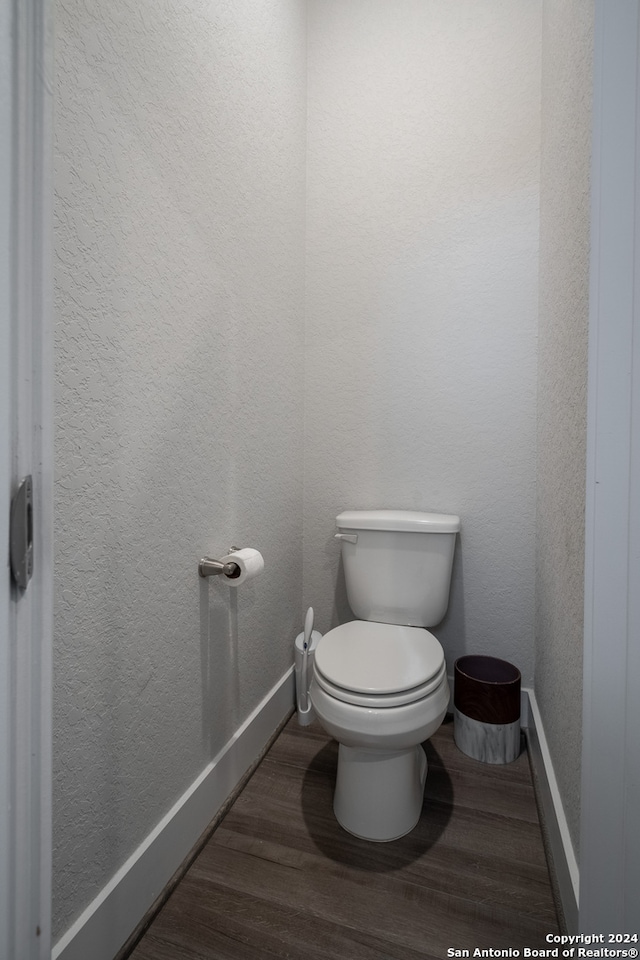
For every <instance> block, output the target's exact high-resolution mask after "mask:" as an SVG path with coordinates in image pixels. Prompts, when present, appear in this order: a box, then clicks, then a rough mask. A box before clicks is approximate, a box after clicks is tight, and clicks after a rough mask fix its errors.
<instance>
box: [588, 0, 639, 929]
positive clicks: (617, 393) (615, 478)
mask: <svg viewBox="0 0 640 960" xmlns="http://www.w3.org/2000/svg"><path fill="white" fill-rule="evenodd" d="M639 29H640V3H639V0H596V25H595V57H594V61H595V62H594V113H593V117H594V136H593V165H592V233H591V237H592V243H591V291H590V329H589V388H588V416H587V423H588V426H587V509H586V553H585V643H584V697H583V705H584V711H583V758H582V803H581V809H582V815H581V841H580V910H579V914H580V920H579V923H580V930H581V932H583V933H603V934H608V933H640V930H638V916H640V912H639V911H640V746H639V745H640V695H639V693H638V690H639V688H640V264H639V258H640V149H639V138H640V118H639V116H638V111H639V108H640V82H639V68H640V56H639V50H640V43H639Z"/></svg>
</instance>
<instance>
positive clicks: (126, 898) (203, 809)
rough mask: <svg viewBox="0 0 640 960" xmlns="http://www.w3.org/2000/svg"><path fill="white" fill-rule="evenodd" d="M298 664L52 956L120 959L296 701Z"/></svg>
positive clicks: (61, 959) (60, 958) (54, 958)
mask: <svg viewBox="0 0 640 960" xmlns="http://www.w3.org/2000/svg"><path fill="white" fill-rule="evenodd" d="M294 698H295V691H294V676H293V667H291V668H290V669H289V670H288V671H287V672H286V673H285V674H284V676H283V677H282V678H281V680H279V681H278V683H277V684H276V685H275V686H274V687H273V688H272V689H271V690H270V691H269V693H268V694H267V695H266V697H265V698H264V700H263V701H262V702H261V703H260V704H258V706H257V707H256V709H255V710H254V711H253V713H252V714H251V715H250V716H249V717H248V718H247V719H246V720H245V722H244V723H243V724H242V726H241V727H240V728H239V729H238V730H237V731H236V733H235V734H234V735H233V737H231V739H230V740H229V741H228V743H227V744H226V745H225V746H224V747H223V749H222V750H221V751H220V752H219V753H218V754H217V756H216V757H214V759H213V760H212V761H211V763H209V764H208V765H207V767H205V769H204V770H203V771H202V773H201V774H200V776H199V777H198V778H197V779H196V780H195V781H194V782H193V783H192V784H191V786H190V787H189V788H188V790H186V791H185V793H184V794H183V795H182V797H180V799H179V800H178V801H177V803H175V804H174V806H173V807H172V808H171V810H169V812H168V813H167V814H166V816H164V817H163V818H162V820H161V821H160V823H159V824H158V825H157V826H156V827H155V829H154V830H152V831H151V833H150V834H149V835H148V837H147V838H146V840H144V842H143V843H142V844H140V846H139V847H138V849H137V850H136V851H135V852H134V853H133V854H132V855H131V856H130V857H129V859H128V860H127V861H126V863H124V864H123V866H122V867H121V868H120V869H119V870H118V872H117V873H116V874H115V876H114V877H113V878H112V879H111V880H110V882H109V883H108V884H107V885H106V887H104V889H103V890H101V892H100V893H99V894H98V896H97V897H96V898H95V899H94V900H93V902H92V903H91V904H89V906H88V907H87V909H86V910H85V911H84V913H83V914H82V915H81V916H80V917H79V918H78V919H77V920H76V922H75V923H74V924H73V925H72V926H71V927H70V928H69V930H67V932H66V933H65V934H64V936H63V937H61V939H60V940H59V941H58V942H57V943H56V945H55V947H54V948H53V952H52V955H51V958H52V960H87V958H88V957H90V958H91V960H112V958H113V957H114V956H115V955H116V953H117V952H118V950H119V949H120V948H121V947H122V945H123V944H124V943H125V942H126V940H127V938H128V937H129V936H130V935H131V933H132V932H133V930H135V928H136V926H137V925H138V924H139V923H140V921H141V920H142V918H143V917H144V915H145V914H146V912H147V911H148V910H149V908H150V907H151V906H152V904H153V903H154V902H155V901H156V899H157V897H158V896H159V894H160V893H161V892H162V890H163V889H164V887H165V886H166V884H167V883H168V882H169V880H170V879H171V877H172V876H173V874H174V873H175V872H176V870H177V869H178V867H179V866H180V864H181V863H182V862H183V860H184V859H185V857H186V856H187V854H188V853H189V852H190V850H191V849H192V847H193V846H194V844H195V843H196V842H197V840H198V838H199V837H200V836H201V835H202V834H203V833H204V831H205V830H206V828H207V826H208V824H209V823H210V822H211V820H212V819H213V818H214V816H215V815H216V813H217V812H218V810H219V809H220V808H221V807H222V805H223V804H224V802H225V800H226V799H227V798H228V797H229V795H230V794H231V793H232V792H233V790H234V789H235V787H236V786H237V785H238V783H239V782H240V780H241V779H242V777H243V776H244V774H245V773H246V772H247V770H248V769H249V767H250V766H251V764H252V763H253V762H254V761H255V760H256V759H257V757H258V756H259V755H260V753H261V751H262V749H263V748H264V746H265V744H266V743H267V741H268V739H269V737H270V736H271V734H272V733H273V732H274V730H276V729H277V727H278V726H279V725H280V723H281V722H282V721H283V720H284V719H285V717H286V716H287V713H289V712H290V711H291V710H292V708H293V705H294Z"/></svg>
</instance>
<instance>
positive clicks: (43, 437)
mask: <svg viewBox="0 0 640 960" xmlns="http://www.w3.org/2000/svg"><path fill="white" fill-rule="evenodd" d="M52 36H53V34H52V24H51V10H50V6H49V0H0V123H1V129H2V137H1V138H0V231H1V232H0V537H1V543H2V550H3V556H4V558H5V559H4V562H3V574H2V577H1V578H0V580H1V582H0V956H2V957H3V958H4V957H6V958H8V960H45V958H47V960H48V958H50V956H51V799H50V796H51V653H52V629H53V605H52V589H53V549H52V548H53V543H52V517H53V509H52V502H53V496H52V495H53V393H52V389H51V384H52V377H53V349H52V333H53V330H52V323H51V315H50V311H51V306H52V285H51V280H50V266H51V224H50V210H51V200H52V186H51V173H52V163H51V156H52V132H51V119H52V99H53V98H52V66H53V43H52ZM28 474H31V476H32V479H33V502H34V523H33V553H34V573H33V578H32V580H31V582H30V584H29V585H28V587H27V589H26V591H24V592H22V591H20V590H19V589H18V588H17V587H16V586H15V584H13V582H12V580H11V575H10V570H9V563H8V544H9V509H10V501H11V497H12V495H13V493H14V492H15V490H16V488H17V486H18V484H19V482H20V481H21V479H22V478H23V477H25V476H26V475H28Z"/></svg>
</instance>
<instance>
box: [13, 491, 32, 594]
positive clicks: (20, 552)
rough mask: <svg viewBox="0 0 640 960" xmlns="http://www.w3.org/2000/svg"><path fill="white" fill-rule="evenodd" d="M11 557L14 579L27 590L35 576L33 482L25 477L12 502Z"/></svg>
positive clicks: (21, 587)
mask: <svg viewBox="0 0 640 960" xmlns="http://www.w3.org/2000/svg"><path fill="white" fill-rule="evenodd" d="M9 541H10V544H9V557H10V562H11V573H12V574H13V579H14V580H15V582H16V583H17V585H18V586H19V587H20V589H21V590H26V589H27V586H28V584H29V580H30V579H31V577H32V575H33V481H32V479H31V476H28V477H25V478H24V480H23V481H22V483H21V484H20V486H19V487H18V489H17V491H16V493H15V495H14V497H13V499H12V501H11V524H10V528H9Z"/></svg>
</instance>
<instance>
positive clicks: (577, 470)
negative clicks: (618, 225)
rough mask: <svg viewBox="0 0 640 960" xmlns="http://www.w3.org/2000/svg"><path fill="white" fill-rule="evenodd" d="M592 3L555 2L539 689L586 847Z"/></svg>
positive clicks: (548, 142)
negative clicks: (582, 766)
mask: <svg viewBox="0 0 640 960" xmlns="http://www.w3.org/2000/svg"><path fill="white" fill-rule="evenodd" d="M593 18H594V5H593V2H592V0H571V2H567V0H545V2H544V29H543V59H542V167H541V170H542V177H541V202H540V326H539V329H540V334H539V348H538V349H539V366H538V370H539V376H538V469H537V499H538V510H537V591H536V671H535V688H536V696H537V699H538V704H539V706H540V712H541V715H542V719H543V722H544V728H545V732H546V736H547V741H548V744H549V749H550V751H551V756H552V759H553V763H554V768H555V771H556V776H557V778H558V785H559V788H560V791H561V794H562V799H563V803H564V807H565V813H566V816H567V821H568V825H569V829H570V832H571V837H572V840H573V843H574V846H575V848H576V851H577V845H578V841H579V822H580V757H581V752H582V750H581V746H582V644H583V603H584V581H583V578H584V508H585V469H586V468H585V452H586V451H585V445H586V386H587V323H588V276H589V168H590V157H591V149H590V148H591V89H592V84H591V65H592V50H593Z"/></svg>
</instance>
